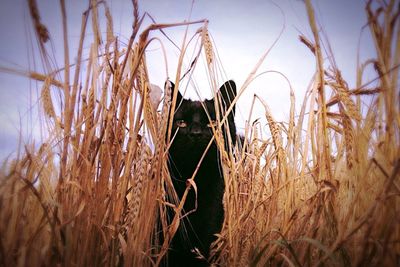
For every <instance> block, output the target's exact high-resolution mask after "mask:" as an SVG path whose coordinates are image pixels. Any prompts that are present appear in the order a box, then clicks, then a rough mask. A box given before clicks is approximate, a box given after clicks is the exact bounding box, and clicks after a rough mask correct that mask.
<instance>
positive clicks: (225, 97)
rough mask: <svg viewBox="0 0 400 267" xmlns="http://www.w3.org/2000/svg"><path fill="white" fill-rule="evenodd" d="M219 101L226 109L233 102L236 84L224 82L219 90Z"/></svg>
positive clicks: (230, 81)
mask: <svg viewBox="0 0 400 267" xmlns="http://www.w3.org/2000/svg"><path fill="white" fill-rule="evenodd" d="M219 91H220V92H221V100H222V104H223V105H224V107H225V109H228V108H229V106H230V105H231V103H232V102H233V100H234V99H235V97H236V84H235V82H234V81H232V80H229V81H227V82H225V83H224V84H223V85H222V86H221V87H220V88H219ZM233 112H235V106H234V107H233Z"/></svg>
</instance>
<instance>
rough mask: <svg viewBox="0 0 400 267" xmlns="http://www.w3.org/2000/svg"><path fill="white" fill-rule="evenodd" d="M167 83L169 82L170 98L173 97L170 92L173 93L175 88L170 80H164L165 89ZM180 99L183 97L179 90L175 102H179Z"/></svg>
mask: <svg viewBox="0 0 400 267" xmlns="http://www.w3.org/2000/svg"><path fill="white" fill-rule="evenodd" d="M168 83H169V84H170V90H171V98H172V97H173V95H172V94H173V93H174V89H175V84H174V83H173V82H171V81H170V80H168V81H166V82H165V88H166V89H167V88H168V86H167V85H168ZM182 99H183V96H182V95H181V92H179V91H178V95H177V97H176V103H178V104H179V103H181V101H182Z"/></svg>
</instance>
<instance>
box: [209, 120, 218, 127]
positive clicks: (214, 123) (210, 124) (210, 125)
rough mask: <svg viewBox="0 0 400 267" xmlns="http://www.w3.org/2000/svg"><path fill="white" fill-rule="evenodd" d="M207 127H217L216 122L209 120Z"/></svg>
mask: <svg viewBox="0 0 400 267" xmlns="http://www.w3.org/2000/svg"><path fill="white" fill-rule="evenodd" d="M207 127H210V128H211V127H217V121H215V120H211V121H210V122H209V123H208V124H207Z"/></svg>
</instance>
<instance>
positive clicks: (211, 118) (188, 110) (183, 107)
mask: <svg viewBox="0 0 400 267" xmlns="http://www.w3.org/2000/svg"><path fill="white" fill-rule="evenodd" d="M171 85H172V90H173V88H174V85H173V84H172V83H171ZM218 97H219V99H220V101H219V103H220V104H221V105H220V106H221V108H220V109H221V110H220V114H221V115H220V119H222V118H223V115H224V114H225V111H226V110H227V109H228V108H229V106H230V105H231V103H232V101H233V99H234V98H235V97H236V85H235V82H234V81H232V80H230V81H227V82H225V83H224V84H223V85H222V86H221V87H220V88H219V91H218ZM214 101H215V99H214V98H213V99H210V100H204V101H192V100H189V99H184V98H183V96H182V95H181V93H180V92H179V91H178V96H177V100H176V106H175V114H174V119H173V125H172V135H171V136H174V135H175V133H176V136H175V138H174V141H173V146H179V147H181V149H183V148H184V147H185V146H186V147H187V148H191V147H198V148H199V149H202V148H205V146H206V145H207V144H208V143H209V141H210V139H211V138H212V136H213V132H212V129H211V127H212V124H215V121H216V119H217V118H216V117H217V116H216V112H215V105H214ZM234 112H235V107H233V109H232V111H231V113H230V114H229V116H228V120H227V122H228V125H229V132H230V134H231V137H232V141H233V142H234V141H235V140H236V138H235V136H236V127H235V121H234V115H233V114H234ZM223 128H224V127H223ZM224 135H225V138H226V131H225V130H224ZM200 152H202V151H200Z"/></svg>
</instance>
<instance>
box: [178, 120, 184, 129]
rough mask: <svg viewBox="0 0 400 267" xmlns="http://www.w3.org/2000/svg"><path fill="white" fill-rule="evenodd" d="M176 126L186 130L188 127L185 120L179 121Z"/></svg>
mask: <svg viewBox="0 0 400 267" xmlns="http://www.w3.org/2000/svg"><path fill="white" fill-rule="evenodd" d="M176 125H177V126H178V127H179V128H185V127H186V126H187V123H186V121H184V120H177V121H176Z"/></svg>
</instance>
